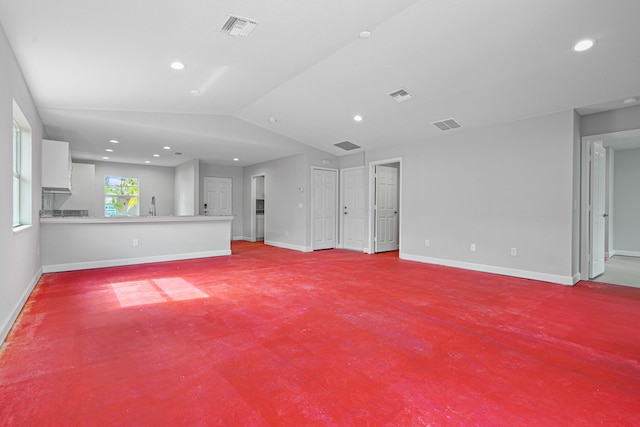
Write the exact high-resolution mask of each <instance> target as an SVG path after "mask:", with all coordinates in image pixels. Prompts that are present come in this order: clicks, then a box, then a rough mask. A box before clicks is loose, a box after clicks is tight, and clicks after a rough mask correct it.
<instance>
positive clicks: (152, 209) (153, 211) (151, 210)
mask: <svg viewBox="0 0 640 427" xmlns="http://www.w3.org/2000/svg"><path fill="white" fill-rule="evenodd" d="M156 214H157V212H156V196H151V207H150V208H149V215H151V216H156Z"/></svg>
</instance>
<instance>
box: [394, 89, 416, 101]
mask: <svg viewBox="0 0 640 427" xmlns="http://www.w3.org/2000/svg"><path fill="white" fill-rule="evenodd" d="M389 96H390V97H392V98H393V100H394V101H396V102H404V101H408V100H410V99H411V98H413V95H411V94H410V93H409V92H407V90H406V89H399V90H396V91H395V92H391V93H390V94H389Z"/></svg>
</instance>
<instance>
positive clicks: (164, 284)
mask: <svg viewBox="0 0 640 427" xmlns="http://www.w3.org/2000/svg"><path fill="white" fill-rule="evenodd" d="M111 287H112V289H113V291H114V292H115V294H116V297H117V298H118V302H119V303H120V307H134V306H138V305H147V304H160V303H164V302H169V301H185V300H192V299H198V298H208V297H209V295H207V294H206V293H204V292H202V291H201V290H200V289H198V288H196V287H195V286H193V285H192V284H190V283H189V282H187V281H186V280H184V279H182V278H180V277H172V278H165V279H153V280H136V281H131V282H120V283H113V284H112V285H111Z"/></svg>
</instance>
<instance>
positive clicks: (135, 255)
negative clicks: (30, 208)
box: [40, 216, 234, 273]
mask: <svg viewBox="0 0 640 427" xmlns="http://www.w3.org/2000/svg"><path fill="white" fill-rule="evenodd" d="M233 218H234V217H233V216H148V217H117V218H102V217H63V218H40V233H41V234H40V235H41V248H42V249H41V251H42V252H41V256H42V269H43V272H45V273H50V272H58V271H69V270H85V269H90V268H101V267H112V266H118V265H130V264H145V263H151V262H161V261H173V260H181V259H190V258H206V257H215V256H225V255H231V222H232V220H233Z"/></svg>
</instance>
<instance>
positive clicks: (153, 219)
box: [40, 215, 235, 224]
mask: <svg viewBox="0 0 640 427" xmlns="http://www.w3.org/2000/svg"><path fill="white" fill-rule="evenodd" d="M233 218H235V217H234V216H232V215H225V216H200V215H199V216H188V215H184V216H182V215H175V216H172V215H167V216H137V217H133V216H127V217H88V216H84V217H51V218H40V223H41V224H121V223H128V222H133V223H145V222H149V223H157V222H207V221H231V220H233Z"/></svg>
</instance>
